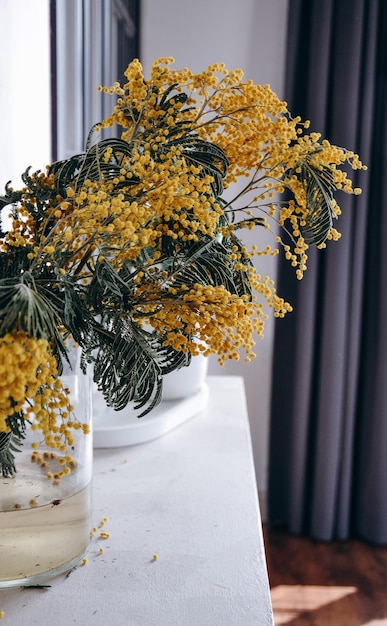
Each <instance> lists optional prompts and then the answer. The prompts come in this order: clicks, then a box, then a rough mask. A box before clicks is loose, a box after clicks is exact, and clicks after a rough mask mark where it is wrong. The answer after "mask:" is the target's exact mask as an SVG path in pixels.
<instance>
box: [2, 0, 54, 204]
mask: <svg viewBox="0 0 387 626" xmlns="http://www.w3.org/2000/svg"><path fill="white" fill-rule="evenodd" d="M0 24H1V54H0V119H1V124H0V146H1V150H0V194H2V193H3V191H4V185H5V183H6V182H8V181H9V180H11V179H12V182H13V183H14V186H15V187H16V188H18V187H20V186H21V181H20V174H21V173H22V172H24V171H25V169H26V168H27V167H28V166H29V165H31V166H32V167H33V169H42V168H44V167H45V165H46V164H47V163H49V162H50V160H51V100H50V99H51V95H50V29H49V0H33V2H31V0H1V1H0Z"/></svg>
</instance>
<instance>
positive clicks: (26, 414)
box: [0, 332, 88, 478]
mask: <svg viewBox="0 0 387 626" xmlns="http://www.w3.org/2000/svg"><path fill="white" fill-rule="evenodd" d="M72 413H73V407H72V406H71V403H70V397H69V390H67V389H66V388H64V387H63V386H62V382H61V380H60V379H59V378H58V377H57V364H56V360H55V358H54V357H53V356H52V354H51V353H50V348H49V344H48V342H47V341H46V340H45V339H35V338H34V337H29V336H28V335H27V334H26V333H24V332H15V333H13V334H10V333H7V334H6V335H4V336H3V337H0V431H1V432H9V431H10V427H9V418H11V417H12V416H13V415H15V414H19V415H20V414H22V415H23V418H24V419H25V420H26V421H28V423H29V424H30V426H31V429H32V430H35V431H40V432H41V434H42V437H43V441H44V443H45V445H46V446H48V447H50V448H54V449H58V450H59V451H60V452H62V453H66V451H67V449H68V447H71V446H72V445H73V443H74V441H73V435H72V429H78V428H82V429H83V430H84V432H85V433H87V431H88V428H87V427H86V426H84V425H82V424H80V423H79V422H78V421H76V420H74V419H73V415H72ZM32 445H33V448H35V452H34V454H33V459H32V460H33V461H35V462H36V461H40V456H39V458H38V453H37V452H36V449H37V448H38V447H39V442H36V443H34V444H32ZM64 458H65V463H62V462H60V464H61V465H63V468H62V469H61V472H60V473H59V474H58V476H57V477H56V478H61V477H62V476H63V475H65V474H67V473H69V472H70V471H71V466H72V458H71V455H67V456H65V457H64Z"/></svg>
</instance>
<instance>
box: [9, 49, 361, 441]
mask: <svg viewBox="0 0 387 626" xmlns="http://www.w3.org/2000/svg"><path fill="white" fill-rule="evenodd" d="M173 62H174V60H173V59H172V58H160V59H157V60H156V61H155V62H154V64H153V65H152V67H151V71H150V78H149V80H147V79H146V78H145V77H144V74H143V68H142V66H141V64H140V62H139V61H138V60H134V61H133V62H132V63H131V64H130V65H129V67H128V68H127V70H126V72H125V77H126V83H125V84H124V85H123V86H121V85H120V84H119V83H115V84H114V85H113V86H111V87H100V88H99V89H100V90H103V91H105V92H107V93H110V94H112V95H113V96H115V98H116V104H115V106H114V109H113V112H112V114H111V115H110V116H109V117H107V118H106V119H105V120H104V121H102V122H101V124H100V125H99V128H100V129H107V128H109V127H111V126H114V125H118V126H120V127H121V129H122V132H121V137H120V140H117V141H114V140H112V141H111V142H106V141H101V142H99V143H96V144H95V145H94V146H93V148H92V149H90V152H89V153H86V155H85V161H84V163H83V164H82V166H79V168H78V169H77V168H74V170H71V168H69V170H68V171H70V170H71V171H74V172H75V171H76V172H77V173H76V174H74V175H73V176H72V177H71V178H70V180H67V181H66V184H65V185H59V186H56V185H57V179H56V177H55V174H54V173H53V171H52V169H50V168H48V170H47V172H46V173H43V174H37V175H32V176H31V177H30V183H31V184H30V185H29V186H26V188H25V189H24V190H22V192H21V196H20V199H19V206H18V212H17V217H16V218H15V219H14V220H13V225H12V228H11V230H10V231H9V233H8V234H7V235H6V236H5V238H4V239H3V241H2V242H1V241H0V250H2V251H5V252H7V251H9V250H11V249H13V248H19V247H21V246H22V247H27V248H28V251H29V254H28V258H29V259H30V261H31V268H30V269H31V271H32V272H33V270H34V269H35V268H36V267H37V266H38V265H39V267H44V268H45V269H47V268H51V267H54V268H55V271H56V276H58V277H60V276H71V277H73V278H74V277H75V279H76V280H78V279H81V280H82V281H83V284H89V283H90V281H91V280H92V279H93V272H94V271H95V268H96V267H97V264H98V263H100V262H102V261H104V260H107V261H109V263H110V265H111V266H113V268H114V270H116V271H120V270H121V269H122V268H123V266H124V265H125V262H130V263H131V265H130V267H131V272H132V273H131V283H130V295H128V299H130V313H129V315H130V317H131V319H132V320H134V321H135V322H136V323H138V324H141V323H146V324H150V325H151V326H152V327H153V328H154V329H155V330H157V331H159V332H160V333H162V335H163V336H164V337H165V341H166V343H168V344H169V345H170V346H173V348H175V349H176V350H179V351H183V352H188V351H189V352H191V353H192V354H196V353H197V352H198V350H201V351H204V352H205V353H206V354H209V353H216V354H217V355H218V356H219V360H220V361H221V362H224V361H225V360H226V359H228V358H232V359H237V358H238V357H239V349H240V348H243V349H244V350H245V353H246V358H247V359H250V358H251V357H252V356H254V352H253V346H254V339H253V336H254V334H257V335H258V336H262V335H263V327H264V321H265V319H266V317H267V313H266V308H268V309H271V310H272V311H273V313H274V315H275V316H277V317H282V316H283V315H285V313H286V312H287V311H290V310H291V307H290V305H289V304H288V303H286V302H284V301H283V299H282V298H280V297H279V296H278V295H277V294H276V291H275V287H274V283H273V281H271V280H270V279H269V278H268V277H262V276H261V275H260V274H258V272H257V271H256V270H255V269H254V267H253V266H252V265H251V263H250V262H249V259H250V258H252V257H253V256H254V255H261V254H270V255H273V254H275V253H276V252H277V251H278V249H280V248H282V250H283V252H284V254H285V258H286V259H287V260H289V262H290V263H291V265H292V266H293V267H294V269H295V272H296V276H297V277H298V278H299V279H301V278H302V277H303V273H304V271H305V270H306V267H307V251H308V245H309V244H308V241H307V239H308V237H307V235H306V234H305V233H307V232H308V224H309V221H308V220H309V218H310V211H311V207H310V204H311V201H312V204H313V203H314V204H315V205H316V207H317V208H316V213H315V215H317V217H318V216H319V214H318V211H319V210H320V209H319V208H318V207H319V204H321V198H320V197H319V192H318V190H317V191H315V192H314V195H313V194H311V190H310V187H309V186H308V172H312V173H313V174H314V173H316V172H320V173H322V175H326V176H327V179H326V180H328V182H329V185H330V186H331V187H332V186H333V188H334V189H335V190H341V191H343V192H345V193H350V194H351V193H354V194H357V193H359V192H360V190H359V189H357V188H353V187H352V182H351V180H350V179H349V178H348V176H347V173H346V172H345V170H343V169H342V166H343V165H345V164H349V166H350V167H351V168H352V169H354V170H357V169H365V167H364V166H363V165H362V163H361V161H360V159H359V157H358V155H356V154H355V153H353V152H351V151H348V150H345V149H342V148H338V147H336V146H332V145H331V144H330V143H329V142H328V141H326V140H323V141H322V140H321V137H320V135H319V134H318V133H314V132H310V133H309V134H308V132H307V131H308V128H309V122H308V121H305V122H303V121H302V120H301V119H300V118H299V117H292V116H291V114H290V113H289V111H288V109H287V105H286V103H285V102H283V101H281V100H280V99H279V98H278V97H277V95H276V94H275V93H274V92H273V91H272V90H271V88H270V87H269V86H268V85H256V84H254V83H253V82H252V81H251V80H246V79H244V76H243V72H242V71H241V70H238V69H236V70H232V71H229V70H227V69H226V68H225V66H224V64H213V65H210V66H209V67H208V68H207V69H206V70H205V71H203V72H200V73H196V74H195V73H193V72H192V71H190V70H189V69H188V68H183V69H181V70H176V69H174V68H173ZM120 142H121V143H120ZM93 150H94V152H93ZM54 170H55V168H54ZM85 171H86V173H87V176H86V175H83V173H82V172H85ZM305 172H306V174H305ZM81 174H82V175H81ZM311 178H313V175H311ZM236 182H239V185H238V186H237V187H236V193H235V195H234V197H232V193H231V186H232V185H233V184H234V183H236ZM223 188H227V199H225V198H223V197H222V192H223ZM42 189H43V190H44V191H45V193H44V194H43V195H42V197H43V198H44V199H43V200H41V199H40V200H39V201H38V199H37V193H38V191H37V190H42ZM326 197H329V194H328V195H326V196H325V197H324V201H326ZM46 198H47V199H46ZM289 198H290V199H289ZM39 202H40V205H39V210H36V211H35V212H33V211H32V212H31V210H30V207H31V206H35V205H36V204H39ZM322 204H323V205H324V202H322ZM325 209H327V210H328V213H329V215H330V216H331V217H333V218H335V217H337V216H338V215H339V214H340V207H339V205H338V204H337V202H336V200H335V199H333V198H332V199H331V201H330V205H329V206H328V207H326V206H323V208H322V209H321V211H322V215H323V213H324V210H325ZM42 216H43V217H42ZM271 221H274V222H275V223H276V224H277V225H279V227H280V228H281V229H282V230H283V231H284V235H283V237H282V236H281V237H280V236H277V237H275V238H274V243H275V246H274V248H272V247H271V246H266V248H264V249H263V250H258V247H257V246H256V245H254V246H252V249H251V250H250V251H248V250H246V249H245V248H238V247H237V246H235V248H233V247H232V246H231V245H230V244H229V243H228V244H227V246H228V247H227V246H225V248H224V252H223V255H224V258H225V267H226V270H227V271H230V272H233V271H235V272H238V271H241V272H242V273H243V274H244V278H245V279H246V282H247V283H248V285H249V288H251V292H252V293H251V297H250V294H249V289H246V295H243V296H240V295H236V293H232V292H231V291H229V290H228V289H227V287H226V286H225V285H222V284H221V285H219V286H213V284H212V281H211V279H210V278H208V276H207V275H206V273H205V271H204V272H203V273H202V274H201V276H202V283H201V284H199V282H200V281H199V280H198V282H197V283H196V284H192V282H194V281H191V283H190V285H189V286H184V285H183V286H182V287H176V286H175V285H176V281H174V280H172V279H171V277H170V276H169V275H168V271H167V270H166V269H165V268H164V267H163V262H165V259H166V258H167V257H169V256H172V257H173V255H174V259H175V258H177V257H178V256H179V254H181V255H182V256H183V255H184V254H188V253H187V250H188V245H187V244H191V243H192V244H196V243H197V242H200V241H201V239H203V238H208V239H209V240H213V239H215V238H217V239H221V238H222V237H223V238H224V239H228V238H230V237H231V236H232V237H235V233H236V230H237V229H251V228H254V227H255V226H256V225H257V224H259V225H261V226H263V227H264V228H269V226H270V223H271ZM329 224H330V220H329ZM339 236H340V234H339V233H338V231H337V230H336V229H335V228H333V227H332V228H331V229H330V231H329V232H328V233H327V235H326V234H325V235H324V241H322V242H320V241H319V242H318V243H319V244H320V247H323V246H325V239H328V240H329V239H331V240H335V239H338V238H339ZM166 241H167V244H166ZM229 241H230V240H229V239H228V242H229ZM166 249H167V250H168V253H165V250H166ZM167 262H169V263H174V261H170V259H167ZM199 275H200V272H199ZM207 278H208V282H209V284H207V282H206V280H207ZM220 282H221V281H220ZM171 285H174V286H173V287H172V286H171ZM128 290H129V288H128ZM242 291H243V290H242ZM236 292H237V294H240V293H241V292H240V291H238V289H236ZM247 294H248V295H247ZM106 298H107V299H106V302H105V301H104V302H103V305H104V306H106V307H107V308H108V307H109V306H111V307H114V306H115V304H111V303H110V302H109V301H108V296H107V297H106ZM265 307H266V308H265ZM90 313H91V316H93V315H94V311H93V310H90ZM126 313H127V311H126ZM123 315H124V313H123ZM17 336H18V335H17ZM19 340H20V346H21V348H20V349H19V348H16V347H14V348H13V349H12V350H10V351H9V354H13V355H14V356H15V350H16V349H18V350H19V352H20V350H21V351H22V352H24V353H25V354H24V357H23V358H24V359H25V360H26V361H25V362H26V363H27V360H28V368H30V371H31V372H32V373H31V380H30V379H29V378H28V379H27V378H26V376H27V374H26V373H25V370H26V369H27V365H26V366H24V365H23V367H21V369H20V372H21V373H20V375H19V374H18V375H17V376H16V374H15V372H16V371H18V370H17V369H16V361H15V362H14V363H12V367H10V368H9V372H13V376H14V378H17V379H18V383H19V392H20V393H19V392H18V394H17V395H14V396H12V398H8V396H7V397H6V394H7V393H8V391H7V389H9V381H8V382H6V383H4V385H3V387H1V388H0V389H1V390H2V393H3V394H4V398H3V400H1V402H2V404H0V407H1V413H0V419H1V421H0V430H1V429H2V428H1V427H2V426H3V427H4V428H5V426H6V419H7V417H8V416H9V415H10V414H11V413H12V411H17V410H20V409H21V403H22V401H23V399H24V397H25V396H27V397H31V398H32V400H31V407H30V409H28V410H27V411H28V413H27V415H29V414H30V413H32V412H35V415H36V417H35V419H36V420H37V421H36V425H37V427H39V428H40V429H41V430H42V431H43V433H44V436H45V438H46V442H50V445H51V444H52V445H53V446H55V445H57V444H58V445H59V439H60V437H62V436H64V437H65V439H66V438H67V439H66V441H67V442H69V441H71V437H70V435H68V424H67V425H65V424H66V419H68V418H67V417H64V416H66V415H67V413H68V412H69V411H68V407H67V408H66V406H67V405H66V404H61V403H62V402H64V400H63V390H61V389H57V388H56V387H55V384H54V379H55V375H56V374H55V372H56V369H55V364H54V363H53V361H52V360H50V357H49V351H48V346H46V345H44V344H43V343H40V344H39V346H40V348H39V349H40V350H41V352H40V356H39V353H38V352H36V355H35V356H32V355H33V350H32V348H29V347H28V345H29V344H28V341H36V340H32V339H28V338H25V337H24V338H23V337H19ZM1 341H2V342H3V343H2V344H1V345H2V346H5V345H6V344H7V345H8V343H7V342H8V341H9V340H8V339H7V338H6V337H3V338H2V340H1ZM39 341H41V340H39ZM23 342H24V343H23ZM17 345H19V344H18V342H16V343H15V346H17ZM37 345H38V343H37ZM0 349H4V351H6V349H5V348H1V346H0ZM8 358H11V357H10V356H8ZM15 358H16V357H15ZM34 359H35V360H34ZM0 362H1V361H0ZM35 374H37V375H38V379H37V381H36V382H35V386H34V383H33V380H32V379H33V378H34V377H35ZM50 376H52V377H53V378H50ZM4 380H5V381H7V380H8V379H7V378H4ZM26 391H28V393H26ZM15 393H16V392H15ZM45 394H48V395H45ZM50 394H51V395H50ZM56 394H57V395H56ZM39 403H40V404H39ZM49 403H54V404H56V405H58V406H55V409H54V408H53V410H52V412H50V410H49V409H48V408H47V407H48V406H49ZM58 407H59V409H60V411H59V412H60V414H61V415H62V420H64V421H63V424H62V425H61V426H60V427H59V426H57V425H56V422H55V420H54V418H53V416H51V413H52V414H56V411H57V409H58ZM49 416H51V417H49ZM53 420H54V421H53ZM57 428H59V431H58V433H56V430H55V429H57ZM61 428H62V430H61ZM53 432H54V433H56V434H55V435H52V433H53Z"/></svg>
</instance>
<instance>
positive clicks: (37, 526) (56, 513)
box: [0, 484, 92, 587]
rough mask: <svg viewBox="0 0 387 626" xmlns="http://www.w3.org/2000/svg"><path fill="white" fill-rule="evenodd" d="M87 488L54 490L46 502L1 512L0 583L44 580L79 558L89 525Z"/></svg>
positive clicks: (34, 582)
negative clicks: (71, 491)
mask: <svg viewBox="0 0 387 626" xmlns="http://www.w3.org/2000/svg"><path fill="white" fill-rule="evenodd" d="M5 486H6V485H3V486H2V487H5ZM31 487H32V485H30V488H31ZM90 490H91V487H90V484H89V485H87V486H86V487H85V488H84V489H82V490H81V491H79V492H77V493H74V494H72V495H69V496H68V497H64V498H60V497H59V494H58V491H57V490H56V493H55V495H56V497H55V498H53V499H52V501H51V502H50V503H49V504H45V505H43V506H32V507H29V508H14V509H13V510H7V511H2V512H0V554H1V571H0V587H12V586H16V585H25V584H29V583H32V582H33V584H39V583H43V582H45V581H46V580H48V579H49V578H51V577H52V576H54V575H56V574H60V573H63V572H66V571H68V570H69V569H71V568H72V567H74V566H75V565H76V564H77V563H78V562H79V561H80V560H81V559H82V557H83V555H84V553H85V551H86V549H87V547H88V545H89V541H90V531H91V526H92V522H91V515H90V511H91V506H90V495H91V494H90ZM29 491H30V490H29ZM31 492H32V491H30V493H31ZM37 495H38V494H37ZM15 506H16V507H17V506H18V503H17V502H15ZM20 506H21V505H20Z"/></svg>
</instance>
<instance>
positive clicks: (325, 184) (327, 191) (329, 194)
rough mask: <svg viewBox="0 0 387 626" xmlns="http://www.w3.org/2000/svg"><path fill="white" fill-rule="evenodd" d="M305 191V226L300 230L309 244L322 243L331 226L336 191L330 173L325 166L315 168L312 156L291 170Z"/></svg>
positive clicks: (291, 173)
mask: <svg viewBox="0 0 387 626" xmlns="http://www.w3.org/2000/svg"><path fill="white" fill-rule="evenodd" d="M290 175H291V176H296V177H297V178H298V180H299V181H300V182H301V183H302V185H303V186H304V188H305V191H306V202H307V206H308V212H307V215H306V219H305V222H306V223H305V225H304V226H300V230H301V232H302V235H303V237H304V239H305V241H306V242H307V243H309V244H311V243H312V244H315V245H319V244H322V243H324V241H325V240H326V238H327V235H328V233H329V231H330V230H331V228H332V224H333V213H332V200H333V194H334V191H335V189H336V187H335V185H334V182H333V176H332V171H331V169H330V168H329V167H327V166H325V167H324V166H318V167H317V166H315V165H314V164H313V155H308V156H307V157H306V158H305V159H304V160H303V161H302V162H300V163H299V164H297V167H295V168H294V169H292V170H291V172H290Z"/></svg>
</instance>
